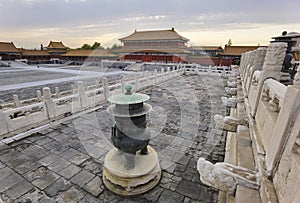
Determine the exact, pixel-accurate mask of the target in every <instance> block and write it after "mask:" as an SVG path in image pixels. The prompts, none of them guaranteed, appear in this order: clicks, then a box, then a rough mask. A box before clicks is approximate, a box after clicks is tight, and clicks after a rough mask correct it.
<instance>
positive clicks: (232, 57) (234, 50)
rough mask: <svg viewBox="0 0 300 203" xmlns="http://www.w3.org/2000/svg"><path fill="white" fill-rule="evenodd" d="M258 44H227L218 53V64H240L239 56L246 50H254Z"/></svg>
mask: <svg viewBox="0 0 300 203" xmlns="http://www.w3.org/2000/svg"><path fill="white" fill-rule="evenodd" d="M258 47H260V46H227V45H225V49H224V51H223V52H222V53H220V54H219V55H220V65H223V66H231V65H238V64H240V60H241V56H242V54H243V53H246V52H248V51H254V50H256V49H257V48H258Z"/></svg>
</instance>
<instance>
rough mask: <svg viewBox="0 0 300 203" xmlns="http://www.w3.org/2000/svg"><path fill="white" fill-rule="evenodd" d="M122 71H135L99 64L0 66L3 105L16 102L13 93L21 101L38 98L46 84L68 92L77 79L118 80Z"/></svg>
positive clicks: (85, 80)
mask: <svg viewBox="0 0 300 203" xmlns="http://www.w3.org/2000/svg"><path fill="white" fill-rule="evenodd" d="M121 74H132V73H130V72H122V71H120V70H119V69H113V68H102V67H97V66H86V67H85V66H61V67H43V66H42V65H41V66H40V67H39V68H37V66H17V67H10V68H7V67H0V104H1V102H2V103H5V102H11V101H13V95H14V94H17V95H18V96H19V99H21V100H23V99H29V98H33V97H36V91H37V90H42V88H43V87H45V86H48V87H50V88H51V90H52V92H53V93H54V91H55V87H59V89H60V91H66V90H70V89H71V85H72V84H76V82H78V81H84V82H86V83H87V85H95V84H98V83H99V81H101V78H102V77H107V78H108V79H116V78H119V77H120V75H121Z"/></svg>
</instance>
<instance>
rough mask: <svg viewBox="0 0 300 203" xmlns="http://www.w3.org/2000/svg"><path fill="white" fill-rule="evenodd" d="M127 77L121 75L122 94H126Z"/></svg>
mask: <svg viewBox="0 0 300 203" xmlns="http://www.w3.org/2000/svg"><path fill="white" fill-rule="evenodd" d="M124 77H125V75H124V74H122V75H121V89H122V90H121V92H122V94H124V91H125V78H124Z"/></svg>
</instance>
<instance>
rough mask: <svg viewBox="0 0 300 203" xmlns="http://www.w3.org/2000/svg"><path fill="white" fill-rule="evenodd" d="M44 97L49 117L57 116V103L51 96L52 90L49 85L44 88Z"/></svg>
mask: <svg viewBox="0 0 300 203" xmlns="http://www.w3.org/2000/svg"><path fill="white" fill-rule="evenodd" d="M43 97H44V102H45V104H46V107H47V113H48V117H49V119H52V118H55V116H56V110H55V103H54V101H53V99H52V98H51V90H50V88H49V87H44V88H43Z"/></svg>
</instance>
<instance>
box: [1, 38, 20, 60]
mask: <svg viewBox="0 0 300 203" xmlns="http://www.w3.org/2000/svg"><path fill="white" fill-rule="evenodd" d="M15 59H21V52H20V50H18V49H17V48H16V46H15V45H14V43H13V42H0V60H8V61H9V60H15Z"/></svg>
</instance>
